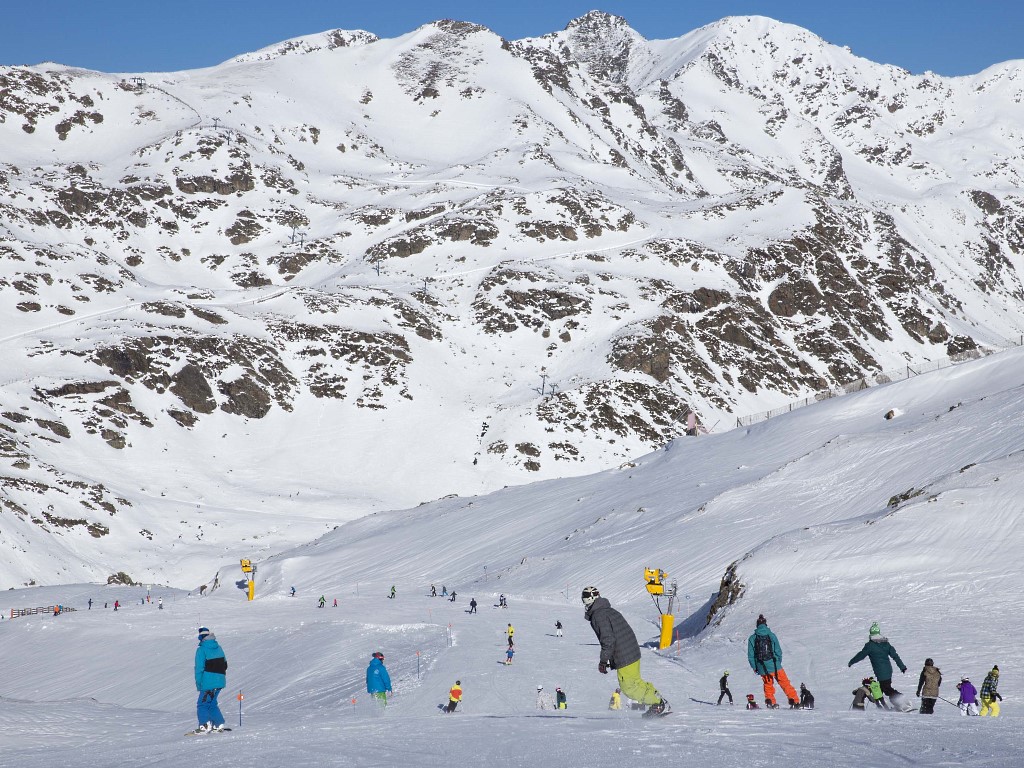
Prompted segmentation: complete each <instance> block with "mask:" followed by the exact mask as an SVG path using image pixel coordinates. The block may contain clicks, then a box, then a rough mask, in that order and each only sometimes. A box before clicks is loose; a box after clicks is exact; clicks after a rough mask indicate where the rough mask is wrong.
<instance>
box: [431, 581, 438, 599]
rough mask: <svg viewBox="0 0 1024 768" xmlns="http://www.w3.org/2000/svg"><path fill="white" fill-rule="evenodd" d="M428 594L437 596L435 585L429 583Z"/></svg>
mask: <svg viewBox="0 0 1024 768" xmlns="http://www.w3.org/2000/svg"><path fill="white" fill-rule="evenodd" d="M430 596H431V597H437V587H435V586H434V585H433V584H431V585H430Z"/></svg>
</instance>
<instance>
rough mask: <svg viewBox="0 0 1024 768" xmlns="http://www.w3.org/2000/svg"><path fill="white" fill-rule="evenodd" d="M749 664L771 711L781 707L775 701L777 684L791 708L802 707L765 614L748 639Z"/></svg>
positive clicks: (758, 620) (761, 616) (759, 618)
mask: <svg viewBox="0 0 1024 768" xmlns="http://www.w3.org/2000/svg"><path fill="white" fill-rule="evenodd" d="M747 662H748V663H749V664H750V668H751V669H752V670H754V674H755V675H758V676H759V677H760V678H761V683H762V686H763V688H764V703H765V705H766V706H767V707H768V708H769V709H777V708H778V706H779V705H778V704H777V703H776V701H775V683H778V684H779V686H780V687H781V688H782V690H783V692H784V693H785V694H786V698H787V699H788V700H789V706H790V707H798V706H800V697H799V696H797V693H796V690H794V688H793V684H792V683H791V682H789V677H788V676H787V675H786V670H784V669H783V668H782V645H781V644H780V643H779V638H777V637H776V636H775V633H774V632H772V631H771V630H770V629H768V621H767V619H765V617H764V614H761V615H759V616H758V617H757V621H756V622H755V625H754V633H753V634H752V635H751V636H750V637H749V638H748V639H747Z"/></svg>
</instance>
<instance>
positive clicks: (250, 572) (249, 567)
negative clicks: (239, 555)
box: [242, 559, 256, 600]
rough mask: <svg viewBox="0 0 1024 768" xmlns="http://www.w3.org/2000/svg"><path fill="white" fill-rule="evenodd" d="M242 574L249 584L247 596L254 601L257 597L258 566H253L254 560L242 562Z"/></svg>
mask: <svg viewBox="0 0 1024 768" xmlns="http://www.w3.org/2000/svg"><path fill="white" fill-rule="evenodd" d="M242 573H244V574H245V578H246V580H247V581H248V582H249V583H248V590H247V593H246V594H247V596H248V598H249V599H250V600H252V599H254V598H255V597H256V566H255V565H253V564H252V560H245V559H243V560H242Z"/></svg>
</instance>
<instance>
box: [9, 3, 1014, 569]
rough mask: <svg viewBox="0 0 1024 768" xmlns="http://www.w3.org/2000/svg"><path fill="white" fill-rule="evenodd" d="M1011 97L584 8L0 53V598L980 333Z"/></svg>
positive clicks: (948, 348) (415, 495)
mask: <svg viewBox="0 0 1024 768" xmlns="http://www.w3.org/2000/svg"><path fill="white" fill-rule="evenodd" d="M1020 73H1021V65H1020V64H1019V63H1018V62H1011V63H1007V64H1004V65H1000V66H996V67H992V68H990V69H988V70H986V71H985V72H982V73H980V74H978V75H976V76H973V77H966V78H954V79H946V78H940V77H936V76H934V75H931V74H925V75H911V74H910V73H908V72H905V71H903V70H899V69H897V68H893V67H890V66H883V65H879V64H875V63H872V62H869V61H866V60H864V59H861V58H858V57H856V56H855V55H853V54H852V53H851V52H849V51H847V50H844V49H841V48H837V47H835V46H832V45H829V44H828V43H826V42H824V41H822V40H821V39H819V38H817V37H815V36H814V35H812V34H810V33H809V32H807V31H805V30H802V29H799V28H797V27H793V26H790V25H785V24H780V23H778V22H775V21H772V20H769V19H765V18H760V17H738V18H728V19H724V20H722V21H720V22H718V23H716V24H712V25H710V26H708V27H704V28H702V29H699V30H696V31H694V32H692V33H690V34H688V35H685V36H683V37H681V38H677V39H673V40H658V41H648V40H645V39H643V38H642V37H641V36H640V35H638V34H637V33H636V32H635V31H634V30H632V29H630V28H629V26H628V24H627V22H626V21H625V20H623V19H621V18H618V17H614V16H610V15H608V14H604V13H600V12H593V13H590V14H587V15H586V16H584V17H582V18H580V19H576V20H574V21H573V22H571V23H570V24H569V25H568V26H567V28H566V29H565V30H563V31H561V32H558V33H553V34H550V35H545V36H543V37H539V38H532V39H526V40H518V41H508V40H503V39H502V38H500V37H498V36H497V35H495V34H493V33H492V32H490V31H489V30H487V29H485V28H482V27H479V26H476V25H472V24H467V23H463V22H457V21H438V22H435V23H433V24H429V25H426V26H424V27H422V28H420V29H418V30H415V31H414V32H411V33H409V34H407V35H404V36H402V37H398V38H394V39H378V38H377V37H375V36H374V35H372V34H370V33H368V32H362V31H341V30H334V31H330V32H325V33H323V34H320V35H313V36H309V37H304V38H300V39H296V40H290V41H286V42H284V43H281V44H279V45H277V46H272V47H270V48H267V49H264V50H262V51H258V52H255V53H253V54H249V55H244V56H240V57H237V58H235V59H233V60H231V61H228V62H225V63H224V64H221V65H219V66H217V67H213V68H210V69H204V70H195V71H188V72H178V73H147V74H144V75H132V74H117V75H111V74H105V73H99V72H91V71H84V70H78V69H73V68H68V67H62V66H59V65H52V64H45V65H39V66H35V67H5V68H0V147H2V149H0V238H2V239H0V302H2V305H0V306H2V309H0V312H2V317H3V321H4V322H3V326H2V330H0V346H2V350H3V356H4V361H5V366H4V372H3V374H2V376H3V379H2V380H0V428H2V431H0V451H2V455H3V456H4V458H5V462H4V466H3V467H2V468H0V505H2V510H3V514H2V515H0V540H2V541H3V542H4V543H5V545H6V546H7V547H8V548H9V552H10V555H9V556H8V557H7V558H4V560H3V562H2V563H0V576H2V581H3V582H5V583H9V584H22V583H27V582H30V581H32V580H35V581H36V582H38V583H55V582H66V581H69V580H70V581H77V580H93V579H97V578H106V577H107V576H108V575H110V574H114V573H116V572H120V571H123V572H125V573H127V574H128V575H130V576H132V577H133V578H136V579H147V580H148V579H158V580H166V581H174V582H175V583H179V584H180V583H182V582H183V581H184V582H185V583H188V581H190V580H191V581H195V580H198V579H199V578H200V577H201V576H205V573H206V571H205V564H206V563H208V561H209V558H210V557H211V556H213V555H221V554H224V553H231V554H232V556H233V555H236V554H239V553H249V554H252V553H254V552H257V553H267V552H271V551H277V550H279V549H280V547H281V546H282V545H286V544H297V543H300V542H304V541H308V540H310V539H311V538H313V537H314V536H316V535H317V534H319V533H321V532H323V531H324V530H326V529H328V528H330V527H333V526H334V525H335V524H337V523H338V522H341V521H344V520H347V519H352V518H356V517H359V516H362V515H365V514H367V513H369V512H371V511H376V510H386V509H393V508H399V507H412V506H414V505H416V504H418V503H419V502H421V501H425V500H429V499H434V498H439V497H442V496H445V495H449V494H458V495H459V496H460V497H464V496H467V495H472V494H476V493H482V492H487V491H491V490H494V489H497V488H501V487H502V486H505V485H518V484H523V483H525V482H528V481H531V480H536V479H550V478H556V477H567V476H574V475H582V474H585V473H588V472H592V471H595V470H598V469H603V468H607V467H614V466H618V465H620V464H622V463H623V462H624V461H627V460H628V459H630V458H633V457H636V456H638V455H641V454H644V453H646V452H648V451H650V450H651V449H653V448H656V447H658V446H660V445H663V444H665V442H666V441H668V440H670V439H671V438H673V437H676V436H678V435H679V434H680V432H681V423H682V420H683V417H684V416H685V414H686V412H687V411H688V410H691V409H692V410H694V411H696V412H697V413H698V414H700V416H701V418H702V419H703V421H704V422H705V423H706V424H708V425H712V424H715V423H716V422H717V423H719V424H720V425H721V426H720V427H719V429H721V428H722V427H725V426H729V425H730V424H732V423H734V417H735V416H737V415H744V414H746V413H750V412H754V411H760V410H763V409H767V408H772V407H775V406H779V405H782V404H785V403H787V402H789V401H790V400H792V399H795V398H797V397H803V396H806V395H809V394H810V393H813V392H814V391H815V390H819V389H822V388H825V387H829V386H832V385H835V384H842V383H845V382H848V381H850V380H853V379H857V378H859V377H861V376H864V375H865V374H868V373H875V372H882V371H886V370H889V369H893V368H897V367H901V366H906V365H911V366H917V365H919V364H922V363H926V362H929V361H935V360H937V359H940V358H944V357H947V356H950V355H956V354H959V353H962V352H965V351H970V350H972V349H975V348H978V347H988V348H991V347H1001V346H1005V345H1006V344H1007V343H1008V341H1007V340H1013V339H1017V340H1018V341H1019V340H1020V336H1021V333H1022V330H1024V321H1022V320H1021V309H1022V305H1024V288H1022V285H1021V272H1022V257H1021V254H1020V250H1021V247H1022V244H1024V224H1022V210H1024V209H1022V198H1021V196H1020V192H1019V189H1020V186H1021V174H1022V171H1024V155H1022V152H1024V150H1022V149H1021V148H1022V146H1024V144H1022V142H1021V136H1022V130H1024V129H1022V126H1024V120H1022V117H1024V113H1022V106H1021V93H1022V80H1021V75H1020Z"/></svg>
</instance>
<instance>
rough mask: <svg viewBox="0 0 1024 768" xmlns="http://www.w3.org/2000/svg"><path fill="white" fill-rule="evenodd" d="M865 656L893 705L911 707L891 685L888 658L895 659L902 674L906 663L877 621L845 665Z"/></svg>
mask: <svg viewBox="0 0 1024 768" xmlns="http://www.w3.org/2000/svg"><path fill="white" fill-rule="evenodd" d="M865 658H869V659H871V669H872V670H873V671H874V673H875V678H876V679H877V680H878V684H879V685H880V686H881V689H882V691H883V692H884V693H885V695H886V696H888V697H889V701H890V702H892V705H893V707H894V708H895V709H900V710H903V711H908V710H910V709H913V707H911V706H910V704H909V703H908V702H907V701H906V699H905V698H904V696H903V694H902V693H900V692H899V691H897V690H896V689H895V688H893V687H892V663H891V662H890V661H889V659H890V658H891V659H892V660H893V661H895V662H896V665H897V666H898V667H899V668H900V672H903V673H904V674H906V672H907V665H906V664H904V663H903V659H901V658H900V655H899V654H898V653H896V649H895V648H893V647H892V646H891V645H890V644H889V640H888V638H886V637H885V636H884V635H883V634H882V631H881V629H879V627H878V622H877V621H876V622H874V623H873V624H872V625H871V629H870V630H869V631H868V641H867V642H866V643H865V644H864V647H863V648H861V650H860V653H858V654H857V655H856V656H854V657H853V658H852V659H850V663H849V664H847V665H846V666H847V667H852V666H853V665H854V664H856V663H857V662H858V661H861V660H863V659H865Z"/></svg>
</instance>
